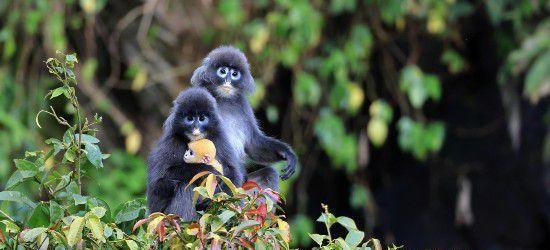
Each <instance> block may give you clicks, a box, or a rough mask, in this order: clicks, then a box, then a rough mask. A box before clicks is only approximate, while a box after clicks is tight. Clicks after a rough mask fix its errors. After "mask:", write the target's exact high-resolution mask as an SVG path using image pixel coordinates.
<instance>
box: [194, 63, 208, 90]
mask: <svg viewBox="0 0 550 250" xmlns="http://www.w3.org/2000/svg"><path fill="white" fill-rule="evenodd" d="M204 60H205V61H206V59H204ZM205 80H206V65H202V66H200V67H198V68H197V69H195V72H193V76H192V77H191V85H193V86H201V83H202V82H204V81H205Z"/></svg>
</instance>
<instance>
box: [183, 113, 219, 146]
mask: <svg viewBox="0 0 550 250" xmlns="http://www.w3.org/2000/svg"><path fill="white" fill-rule="evenodd" d="M182 119H183V121H182V126H183V131H184V133H185V136H187V138H189V140H191V141H196V140H200V139H204V138H206V136H207V135H208V132H209V131H210V127H211V125H212V124H211V120H212V119H211V116H210V115H209V114H208V113H203V112H189V113H187V114H185V115H184V116H183V117H182Z"/></svg>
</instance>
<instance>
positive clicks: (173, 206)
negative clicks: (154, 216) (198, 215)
mask: <svg viewBox="0 0 550 250" xmlns="http://www.w3.org/2000/svg"><path fill="white" fill-rule="evenodd" d="M186 185H187V183H181V184H180V185H178V186H177V188H176V190H175V194H174V197H173V198H172V199H171V200H170V203H169V204H168V207H167V208H166V211H165V213H166V214H175V215H178V216H179V217H180V218H181V219H182V220H183V221H191V220H193V218H194V217H195V212H196V210H195V205H194V204H193V188H194V185H191V186H189V187H187V188H185V186H186Z"/></svg>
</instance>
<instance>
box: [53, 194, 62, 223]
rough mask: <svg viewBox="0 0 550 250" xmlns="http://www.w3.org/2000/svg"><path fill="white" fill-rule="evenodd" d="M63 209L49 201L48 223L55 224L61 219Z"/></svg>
mask: <svg viewBox="0 0 550 250" xmlns="http://www.w3.org/2000/svg"><path fill="white" fill-rule="evenodd" d="M63 215H64V212H63V207H61V205H59V204H58V203H57V202H55V201H53V200H52V201H50V223H52V224H53V223H56V222H57V221H59V220H61V218H63Z"/></svg>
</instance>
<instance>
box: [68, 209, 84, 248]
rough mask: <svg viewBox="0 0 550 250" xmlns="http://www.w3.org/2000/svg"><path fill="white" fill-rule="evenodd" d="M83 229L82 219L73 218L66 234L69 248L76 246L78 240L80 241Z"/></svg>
mask: <svg viewBox="0 0 550 250" xmlns="http://www.w3.org/2000/svg"><path fill="white" fill-rule="evenodd" d="M83 229H84V217H78V216H76V217H74V219H73V221H72V222H71V225H70V226H69V231H68V232H67V244H69V246H70V247H72V246H74V245H76V243H77V242H78V241H80V239H82V230H83Z"/></svg>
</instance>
